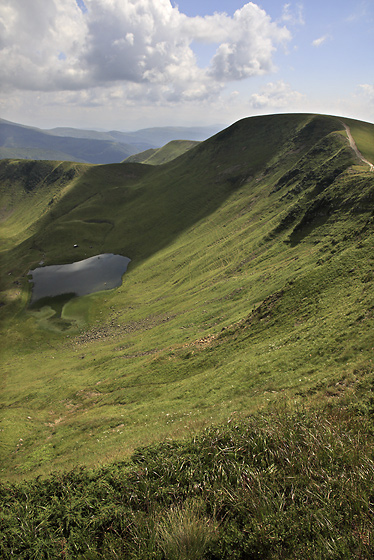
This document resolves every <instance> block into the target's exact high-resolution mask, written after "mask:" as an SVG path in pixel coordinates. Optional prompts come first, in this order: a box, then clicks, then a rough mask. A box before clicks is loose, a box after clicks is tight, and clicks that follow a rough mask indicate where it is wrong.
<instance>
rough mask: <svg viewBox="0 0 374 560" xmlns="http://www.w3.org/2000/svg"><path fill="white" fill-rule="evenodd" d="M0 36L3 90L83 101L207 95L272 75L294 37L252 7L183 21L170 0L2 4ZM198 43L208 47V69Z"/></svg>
mask: <svg viewBox="0 0 374 560" xmlns="http://www.w3.org/2000/svg"><path fill="white" fill-rule="evenodd" d="M0 37H1V38H0V84H1V85H0V87H1V89H2V90H3V92H11V91H15V90H18V91H34V92H41V93H46V92H76V94H77V95H80V96H81V98H82V99H83V98H85V97H87V96H88V97H89V94H87V91H88V90H90V89H92V91H94V90H95V88H107V89H108V91H109V90H110V92H111V95H113V92H116V91H117V92H118V88H119V87H120V88H121V92H120V94H121V95H124V96H125V97H126V99H128V100H130V101H131V99H139V98H144V99H148V100H152V101H157V100H165V101H166V102H170V101H188V100H199V99H207V98H209V96H213V95H216V94H217V92H219V91H221V90H222V88H223V87H224V86H225V85H226V84H227V83H229V82H233V81H238V80H244V79H247V78H250V77H252V76H259V75H262V74H265V73H268V72H270V71H272V70H273V66H274V65H273V56H274V53H275V51H276V49H277V48H278V47H279V46H281V45H284V44H286V43H287V42H288V41H289V40H290V39H291V35H290V32H289V30H288V29H287V28H286V27H285V26H284V25H282V24H280V23H277V22H274V21H272V20H271V18H270V16H269V15H268V14H267V13H266V12H265V11H264V10H263V9H261V8H260V7H259V6H257V5H256V4H254V3H252V2H249V3H247V4H245V5H244V6H243V7H242V8H241V9H239V10H237V11H236V12H235V13H234V15H233V16H232V17H231V16H228V15H227V14H222V13H215V14H214V15H212V16H205V17H199V16H198V17H187V16H186V15H185V14H183V13H181V12H179V10H178V7H176V6H172V4H171V2H170V1H169V0H84V2H83V1H82V0H79V2H77V1H76V0H33V2H30V1H29V0H17V1H16V2H15V1H14V0H2V2H1V5H0ZM197 43H204V44H208V45H214V46H215V52H214V54H213V56H212V58H211V60H210V63H209V64H208V65H207V66H206V67H200V66H199V64H198V61H197V57H196V54H195V52H194V50H193V45H194V44H197ZM118 94H119V93H118ZM69 95H74V93H70V94H69ZM114 95H115V93H114Z"/></svg>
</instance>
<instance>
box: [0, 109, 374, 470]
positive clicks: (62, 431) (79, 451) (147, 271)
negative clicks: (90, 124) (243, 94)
mask: <svg viewBox="0 0 374 560" xmlns="http://www.w3.org/2000/svg"><path fill="white" fill-rule="evenodd" d="M346 122H347V124H348V125H350V124H351V123H350V121H349V120H348V119H347V120H346ZM352 129H353V126H352ZM352 133H353V130H352ZM25 165H26V163H25V162H10V161H8V162H4V163H3V167H2V171H1V184H2V189H3V193H5V194H6V196H7V197H8V198H6V199H5V204H4V205H3V204H2V208H3V223H2V227H3V230H2V231H3V232H5V233H3V236H4V238H6V239H7V249H6V251H3V253H2V258H1V263H0V266H1V276H2V286H1V289H2V294H1V302H2V307H1V310H0V311H1V313H2V329H3V332H4V334H5V336H3V348H2V349H1V351H2V370H3V373H2V387H1V400H2V403H1V405H2V430H3V431H2V446H1V453H2V456H1V476H2V477H3V478H4V479H15V480H17V479H18V480H19V479H21V478H25V477H26V478H28V477H30V476H32V475H36V474H46V473H48V472H50V471H52V470H55V469H66V468H70V467H71V466H72V465H82V464H85V465H90V466H95V465H96V466H97V465H100V464H101V465H102V464H106V463H109V462H111V461H113V460H123V459H124V458H126V457H129V455H130V454H131V453H132V452H133V451H134V449H136V448H137V447H138V446H139V445H147V444H151V443H152V442H157V441H160V440H163V439H165V438H173V439H175V438H178V439H183V438H189V437H190V436H191V434H195V433H198V432H200V431H201V429H202V428H204V427H205V426H209V425H211V424H215V423H217V422H221V421H225V420H227V418H228V417H229V416H230V415H233V414H235V415H236V414H239V415H241V416H245V415H248V414H251V413H254V412H256V411H258V410H263V409H267V408H268V407H269V406H270V407H271V406H273V405H274V404H275V403H278V402H279V401H281V402H284V401H287V402H289V403H290V406H291V407H294V406H299V405H301V404H302V403H304V404H307V405H308V406H317V405H318V406H319V405H325V404H326V403H332V404H334V406H335V405H336V404H338V405H339V407H340V408H347V407H348V408H349V409H350V410H353V411H356V412H357V411H358V412H360V413H366V412H367V413H369V412H370V411H372V402H371V400H370V394H371V393H370V391H371V390H372V387H373V383H374V376H373V365H372V338H373V337H372V334H373V313H372V311H373V309H374V296H373V293H374V292H373V289H372V288H373V284H372V283H373V272H372V270H373V263H374V255H373V249H372V247H373V238H372V219H373V218H372V215H373V214H372V213H373V195H374V176H373V174H372V173H370V172H369V171H368V167H367V166H365V165H361V164H360V162H359V161H357V160H356V156H355V154H354V153H353V151H352V150H351V149H350V147H349V144H348V142H347V138H346V135H345V134H344V128H343V124H342V122H341V121H340V120H339V119H337V118H332V117H322V116H313V115H277V116H269V117H255V118H250V119H245V120H243V121H240V122H238V123H236V124H235V125H233V126H231V127H230V128H228V129H226V130H224V131H222V132H221V133H219V134H217V135H216V136H214V137H212V138H211V139H209V140H207V141H205V142H203V143H202V144H200V145H198V146H196V147H194V148H192V149H191V150H190V151H188V152H187V153H185V154H183V155H182V156H180V157H179V158H177V159H175V160H173V161H171V162H169V163H167V164H164V165H160V166H149V165H142V164H136V163H125V164H114V165H109V166H108V165H106V166H86V167H85V166H78V167H75V166H74V164H71V165H70V164H69V165H68V164H61V173H60V172H59V171H58V170H59V169H60V168H59V166H58V164H54V163H48V164H46V163H44V162H43V163H34V164H33V165H34V167H33V168H32V173H31V172H27V173H25V172H24V171H25V168H24V167H23V166H25ZM39 166H40V167H39ZM56 167H57V171H55V170H56ZM17 169H18V171H19V177H18V178H17ZM72 170H74V176H71V177H68V176H67V175H66V174H69V173H72ZM29 171H30V170H29ZM64 174H65V175H64ZM32 178H34V179H32ZM15 179H17V180H15ZM52 179H53V180H52ZM30 181H31V183H32V185H31V183H30ZM30 185H31V187H30ZM10 192H11V193H12V194H11V195H10ZM33 201H35V204H34V202H33ZM51 201H52V202H51ZM36 203H37V204H36ZM38 204H40V207H39V206H38ZM8 223H9V224H10V225H7V224H8ZM74 245H78V247H74ZM104 252H114V253H119V254H123V255H125V256H127V257H129V258H131V259H132V262H131V264H130V266H129V269H128V272H127V273H126V275H125V276H124V281H123V285H122V286H121V287H120V288H118V289H115V290H111V291H108V292H100V293H97V294H92V295H90V296H86V297H83V298H77V299H72V300H70V301H67V302H66V301H61V300H59V301H56V300H51V301H50V302H49V305H45V306H43V307H41V308H39V309H29V308H27V301H28V298H29V293H30V286H29V283H28V280H27V277H26V274H27V272H28V270H29V269H30V268H32V267H35V266H36V265H37V264H38V263H39V262H40V261H43V262H44V263H45V264H55V263H64V262H72V261H75V260H81V259H83V258H85V257H89V256H92V255H95V254H99V253H104Z"/></svg>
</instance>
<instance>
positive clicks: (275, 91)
mask: <svg viewBox="0 0 374 560" xmlns="http://www.w3.org/2000/svg"><path fill="white" fill-rule="evenodd" d="M304 99H305V96H304V95H303V94H302V93H299V92H298V91H294V90H292V89H291V86H290V85H289V84H287V83H285V82H283V80H280V81H278V82H276V83H273V82H269V83H268V84H266V86H264V87H263V88H262V90H261V91H260V93H254V94H253V95H251V97H250V99H249V101H250V104H251V106H252V107H253V108H254V109H264V108H267V107H271V108H273V109H280V108H282V107H293V108H294V109H295V107H296V106H297V105H298V104H299V103H300V102H301V101H303V100H304Z"/></svg>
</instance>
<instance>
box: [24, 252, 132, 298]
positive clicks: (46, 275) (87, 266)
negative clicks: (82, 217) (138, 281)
mask: <svg viewBox="0 0 374 560" xmlns="http://www.w3.org/2000/svg"><path fill="white" fill-rule="evenodd" d="M130 260H131V259H129V258H127V257H122V256H121V255H113V254H112V253H104V254H103V255H96V256H95V257H90V258H89V259H85V260H83V261H79V262H75V263H71V264H61V265H52V266H42V267H39V268H35V269H34V270H30V271H29V273H28V274H29V275H31V280H29V281H30V282H32V283H33V284H34V285H33V288H32V294H31V301H30V303H31V304H33V303H35V302H36V301H38V300H40V299H43V298H48V297H56V296H60V295H63V294H72V295H73V294H74V295H76V296H85V295H87V294H92V293H94V292H99V291H101V290H111V289H112V288H117V287H118V286H120V285H121V284H122V276H123V274H124V273H125V272H126V270H127V266H128V264H129V262H130Z"/></svg>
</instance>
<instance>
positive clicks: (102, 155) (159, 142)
mask: <svg viewBox="0 0 374 560" xmlns="http://www.w3.org/2000/svg"><path fill="white" fill-rule="evenodd" d="M221 128H222V126H219V125H216V126H210V127H173V126H170V127H156V128H145V129H142V130H137V131H134V132H120V131H116V130H112V131H108V132H105V131H104V132H103V131H97V130H80V129H76V128H53V129H50V130H42V129H39V128H35V127H31V126H25V125H22V124H17V123H13V122H10V121H6V120H4V119H0V159H8V158H10V159H33V160H58V161H74V162H83V163H118V162H121V161H123V160H124V159H126V158H128V157H129V156H132V155H134V154H137V153H139V152H143V151H145V150H150V149H152V150H154V149H158V148H160V147H162V146H164V145H165V144H166V143H168V142H170V141H172V140H193V141H201V140H205V139H207V138H209V137H210V136H212V135H214V134H215V133H216V132H219V130H221Z"/></svg>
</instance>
